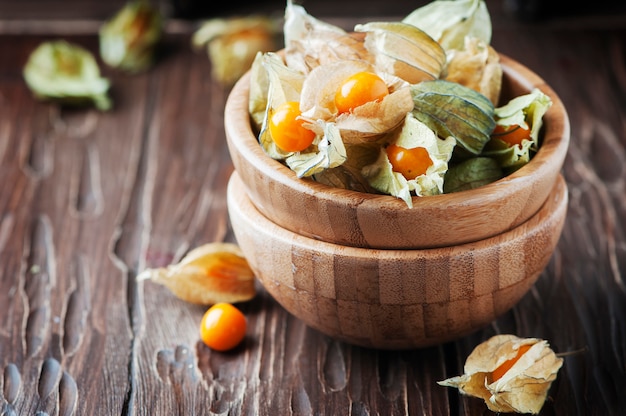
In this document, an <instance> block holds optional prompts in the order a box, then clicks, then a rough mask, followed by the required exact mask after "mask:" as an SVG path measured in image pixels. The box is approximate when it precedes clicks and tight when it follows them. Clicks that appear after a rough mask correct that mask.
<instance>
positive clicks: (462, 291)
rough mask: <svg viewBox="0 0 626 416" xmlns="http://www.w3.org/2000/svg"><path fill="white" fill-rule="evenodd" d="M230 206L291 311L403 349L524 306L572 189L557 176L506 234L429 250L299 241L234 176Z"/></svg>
mask: <svg viewBox="0 0 626 416" xmlns="http://www.w3.org/2000/svg"><path fill="white" fill-rule="evenodd" d="M228 209H229V215H230V219H231V222H232V226H233V230H234V233H235V236H236V238H237V241H238V243H239V245H240V247H241V249H242V250H243V252H244V254H245V255H246V258H247V259H248V261H249V262H250V265H251V267H252V268H253V270H254V271H255V272H256V274H257V277H258V278H259V279H260V281H261V282H262V284H263V285H264V287H265V288H266V289H267V291H268V292H269V293H270V294H271V295H272V296H273V297H274V298H275V299H276V300H277V301H278V302H279V303H280V304H281V305H282V306H283V307H284V308H285V309H286V310H287V311H288V312H290V313H291V314H293V315H295V316H296V317H298V318H300V319H301V320H303V321H304V322H305V323H306V324H308V325H309V326H311V327H313V328H315V329H317V330H319V331H321V332H323V333H325V334H327V335H329V336H331V337H333V338H336V339H340V340H343V341H346V342H349V343H352V344H356V345H361V346H365V347H374V348H382V349H406V348H416V347H425V346H429V345H435V344H439V343H442V342H446V341H449V340H452V339H456V338H459V337H461V336H463V335H466V334H468V333H470V332H473V331H475V330H478V329H480V328H481V327H483V326H485V325H486V324H488V323H489V322H491V321H492V320H493V319H495V318H496V317H498V316H499V315H501V314H502V313H504V312H506V311H507V310H509V309H510V308H511V307H513V306H514V305H515V304H516V303H517V302H518V301H519V300H520V299H521V297H522V296H523V295H524V294H525V293H526V292H527V291H528V290H529V288H530V287H531V286H532V285H533V283H534V282H535V281H536V279H537V277H538V276H539V275H540V274H541V272H542V271H543V270H544V268H545V267H546V265H547V263H548V261H549V259H550V257H551V255H552V252H553V251H554V248H555V246H556V244H557V241H558V239H559V236H560V233H561V230H562V227H563V222H564V219H565V215H566V211H567V187H566V185H565V182H564V180H563V178H562V177H560V178H559V180H557V182H556V184H555V186H554V187H553V189H552V192H551V193H550V197H549V198H547V201H546V203H545V204H544V205H543V206H542V208H541V209H540V210H539V211H538V212H537V214H536V215H534V216H533V217H532V218H531V219H530V220H528V221H527V222H525V223H523V224H522V225H520V226H518V227H516V228H515V229H513V230H511V231H509V232H506V233H503V234H500V235H498V236H495V237H491V238H488V239H485V240H481V241H478V242H473V243H468V244H463V245H456V246H451V247H446V248H436V249H423V250H377V249H363V248H354V247H349V246H342V245H336V244H332V243H327V242H323V241H318V240H314V239H311V238H308V237H306V236H302V235H298V234H295V233H293V232H291V231H289V230H287V229H285V228H283V227H281V226H279V225H277V224H275V223H274V222H272V221H270V220H269V219H267V218H266V217H265V216H264V215H262V214H261V213H260V212H259V211H258V210H257V208H256V207H255V206H254V205H253V204H252V202H251V200H250V199H249V198H248V196H247V189H246V188H245V186H244V184H243V183H242V181H241V180H240V178H239V176H238V174H237V173H234V174H233V176H232V177H231V180H230V182H229V187H228Z"/></svg>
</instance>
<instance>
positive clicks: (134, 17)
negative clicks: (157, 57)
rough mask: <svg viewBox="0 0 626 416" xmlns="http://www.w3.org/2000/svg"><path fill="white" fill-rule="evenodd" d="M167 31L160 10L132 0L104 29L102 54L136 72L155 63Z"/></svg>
mask: <svg viewBox="0 0 626 416" xmlns="http://www.w3.org/2000/svg"><path fill="white" fill-rule="evenodd" d="M162 32H163V19H162V17H161V15H160V13H159V11H158V10H157V9H156V8H154V7H153V6H151V5H150V3H149V2H147V1H142V0H137V1H130V2H128V3H126V5H125V6H124V7H122V8H121V9H120V10H119V12H117V14H115V16H113V18H112V19H111V20H109V21H107V22H105V23H104V24H103V25H102V27H101V28H100V32H99V40H100V56H101V57H102V60H103V61H104V62H105V63H106V64H107V65H109V66H111V67H113V68H118V69H121V70H124V71H128V72H132V73H136V72H140V71H144V70H146V69H148V68H149V67H150V66H151V65H152V64H153V62H154V51H155V48H156V45H157V44H158V42H159V41H160V39H161V35H162Z"/></svg>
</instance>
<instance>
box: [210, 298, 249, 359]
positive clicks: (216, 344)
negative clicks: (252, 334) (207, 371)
mask: <svg viewBox="0 0 626 416" xmlns="http://www.w3.org/2000/svg"><path fill="white" fill-rule="evenodd" d="M246 327H247V321H246V317H245V316H244V314H243V313H242V312H241V311H240V310H239V309H237V308H236V307H234V306H233V305H231V304H230V303H216V304H215V305H213V306H211V307H210V308H209V309H208V310H207V311H206V312H205V314H204V316H203V317H202V322H201V324H200V338H201V339H202V342H204V343H205V344H206V345H207V346H209V347H210V348H212V349H214V350H216V351H228V350H230V349H233V348H235V347H236V346H237V345H239V343H240V342H241V341H242V340H243V338H244V337H245V335H246Z"/></svg>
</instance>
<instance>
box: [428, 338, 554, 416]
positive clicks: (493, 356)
mask: <svg viewBox="0 0 626 416" xmlns="http://www.w3.org/2000/svg"><path fill="white" fill-rule="evenodd" d="M523 346H528V347H530V348H529V349H528V350H527V351H526V352H524V353H523V354H522V355H520V356H519V358H517V357H518V354H519V352H520V348H522V347H523ZM516 358H517V361H515V363H514V364H512V366H511V367H510V368H509V369H508V371H506V372H505V373H504V374H503V375H502V376H501V377H500V378H499V379H497V380H493V373H494V372H495V371H496V370H497V369H499V368H500V366H502V365H503V364H505V363H506V362H507V361H509V360H514V359H516ZM562 364H563V359H562V358H559V357H557V356H556V354H555V353H554V351H552V350H551V349H550V347H549V345H548V342H547V341H545V340H541V339H537V338H518V337H517V336H515V335H496V336H494V337H492V338H490V339H489V340H487V341H486V342H484V343H482V344H480V345H478V346H477V347H476V348H475V349H474V351H472V353H471V354H470V355H469V357H467V361H466V362H465V367H464V374H463V375H461V376H458V377H452V378H449V379H447V380H443V381H440V382H438V383H439V384H440V385H442V386H448V387H455V388H458V389H459V391H460V392H461V393H463V394H467V395H470V396H474V397H478V398H482V399H483V400H484V401H485V403H486V405H487V407H488V408H489V410H491V411H494V412H505V413H510V412H517V413H533V414H537V413H539V411H540V410H541V408H542V407H543V404H544V402H545V400H546V397H547V394H548V390H549V389H550V386H551V384H552V382H553V381H554V380H555V379H556V375H557V373H558V371H559V369H560V368H561V366H562Z"/></svg>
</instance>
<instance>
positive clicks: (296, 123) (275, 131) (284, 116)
mask: <svg viewBox="0 0 626 416" xmlns="http://www.w3.org/2000/svg"><path fill="white" fill-rule="evenodd" d="M301 114H302V113H301V112H300V104H299V103H298V102H297V101H287V102H285V103H283V104H281V105H279V106H278V107H276V108H275V109H274V110H273V111H272V113H271V115H270V119H269V123H268V124H269V130H270V134H271V135H272V140H274V143H276V146H278V147H279V148H281V149H282V150H283V151H285V152H300V151H302V150H304V149H306V148H307V147H309V146H310V145H311V143H313V140H315V132H313V131H312V130H309V129H307V128H305V127H304V125H303V123H304V120H302V119H300V118H299V117H300V115H301Z"/></svg>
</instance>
